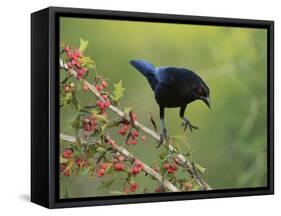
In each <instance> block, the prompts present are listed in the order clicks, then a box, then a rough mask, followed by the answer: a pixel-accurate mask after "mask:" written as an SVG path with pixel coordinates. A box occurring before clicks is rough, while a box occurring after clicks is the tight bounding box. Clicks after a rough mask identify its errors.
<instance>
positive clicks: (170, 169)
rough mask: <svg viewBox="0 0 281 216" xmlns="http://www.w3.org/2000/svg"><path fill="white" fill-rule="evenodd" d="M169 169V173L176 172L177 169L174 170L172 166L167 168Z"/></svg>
mask: <svg viewBox="0 0 281 216" xmlns="http://www.w3.org/2000/svg"><path fill="white" fill-rule="evenodd" d="M167 171H168V173H174V172H175V170H174V169H173V168H172V167H169V168H168V169H167Z"/></svg>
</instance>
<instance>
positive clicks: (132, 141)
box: [118, 112, 146, 145]
mask: <svg viewBox="0 0 281 216" xmlns="http://www.w3.org/2000/svg"><path fill="white" fill-rule="evenodd" d="M130 118H131V121H135V120H136V119H137V115H136V113H135V112H130ZM128 131H130V134H129V136H128V139H127V140H126V142H125V143H126V144H127V145H136V144H137V143H138V137H139V132H138V130H131V124H130V122H128V121H125V122H123V123H122V124H121V127H120V128H119V130H118V134H120V135H121V136H125V135H126V134H127V132H128ZM145 139H146V137H145V136H142V137H141V140H142V141H144V140H145Z"/></svg>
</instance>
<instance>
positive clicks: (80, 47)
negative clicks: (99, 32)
mask: <svg viewBox="0 0 281 216" xmlns="http://www.w3.org/2000/svg"><path fill="white" fill-rule="evenodd" d="M88 44H89V41H84V40H83V39H82V38H80V46H79V50H80V51H81V52H84V50H85V49H86V48H87V47H88Z"/></svg>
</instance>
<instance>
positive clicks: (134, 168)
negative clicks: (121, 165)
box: [131, 166, 142, 175]
mask: <svg viewBox="0 0 281 216" xmlns="http://www.w3.org/2000/svg"><path fill="white" fill-rule="evenodd" d="M141 171H142V168H141V167H138V166H134V167H133V168H132V169H131V173H132V174H133V175H136V174H138V173H139V172H141Z"/></svg>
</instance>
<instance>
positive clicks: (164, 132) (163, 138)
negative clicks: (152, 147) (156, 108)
mask: <svg viewBox="0 0 281 216" xmlns="http://www.w3.org/2000/svg"><path fill="white" fill-rule="evenodd" d="M164 118H165V108H164V107H162V106H160V120H161V126H162V132H161V133H160V140H159V144H158V146H157V148H159V147H160V146H161V145H162V144H163V143H164V142H165V141H166V140H167V129H166V127H165V120H164Z"/></svg>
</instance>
